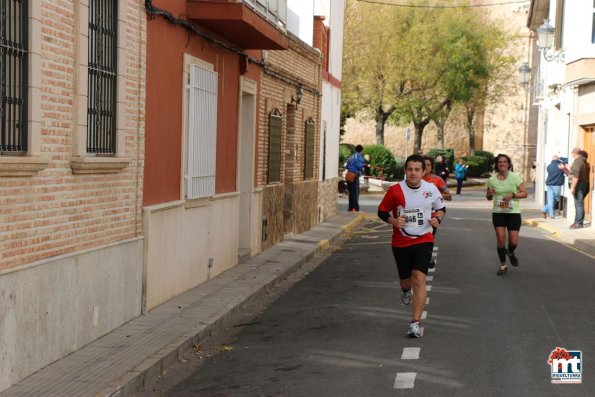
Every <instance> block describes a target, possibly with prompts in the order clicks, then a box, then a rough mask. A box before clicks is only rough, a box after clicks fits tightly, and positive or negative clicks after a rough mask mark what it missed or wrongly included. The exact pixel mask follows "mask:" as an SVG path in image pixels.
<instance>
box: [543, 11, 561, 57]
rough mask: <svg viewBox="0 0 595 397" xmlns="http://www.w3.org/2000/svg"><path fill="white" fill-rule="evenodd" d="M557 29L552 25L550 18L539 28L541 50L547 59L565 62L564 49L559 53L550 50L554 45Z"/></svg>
mask: <svg viewBox="0 0 595 397" xmlns="http://www.w3.org/2000/svg"><path fill="white" fill-rule="evenodd" d="M555 33H556V29H554V27H553V26H552V25H550V21H549V19H544V20H543V24H542V25H541V26H540V27H538V28H537V40H538V42H539V51H541V53H542V54H543V57H544V58H545V60H546V61H548V62H551V61H556V62H564V51H563V50H562V51H558V52H557V53H552V52H550V51H551V50H552V48H553V46H554V35H555Z"/></svg>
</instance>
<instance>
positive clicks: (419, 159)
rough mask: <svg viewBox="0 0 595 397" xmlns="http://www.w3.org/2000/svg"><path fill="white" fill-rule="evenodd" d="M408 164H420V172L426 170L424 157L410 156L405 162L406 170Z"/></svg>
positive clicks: (419, 155)
mask: <svg viewBox="0 0 595 397" xmlns="http://www.w3.org/2000/svg"><path fill="white" fill-rule="evenodd" d="M409 162H413V163H421V169H422V171H423V170H425V169H426V161H425V160H424V156H422V155H421V154H412V155H411V156H409V157H407V160H405V168H407V164H409Z"/></svg>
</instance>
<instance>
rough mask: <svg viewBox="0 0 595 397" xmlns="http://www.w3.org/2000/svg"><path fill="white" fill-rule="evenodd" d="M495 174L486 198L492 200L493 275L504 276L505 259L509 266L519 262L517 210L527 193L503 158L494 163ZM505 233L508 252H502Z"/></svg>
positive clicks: (518, 211)
mask: <svg viewBox="0 0 595 397" xmlns="http://www.w3.org/2000/svg"><path fill="white" fill-rule="evenodd" d="M495 163H496V170H497V171H498V172H497V173H495V174H494V175H492V176H491V177H490V178H489V179H488V182H487V191H486V198H487V199H488V200H490V201H491V200H494V206H493V209H492V224H493V225H494V229H495V231H496V247H497V251H498V258H499V259H500V267H499V268H498V272H497V273H496V274H497V275H499V276H501V275H504V274H506V273H507V272H508V266H507V265H506V256H508V258H509V259H510V264H511V265H512V266H518V265H519V260H518V258H517V257H516V256H515V254H514V250H515V249H516V248H517V246H518V244H519V231H520V230H521V207H520V206H519V199H521V198H526V197H527V190H526V189H525V185H524V184H523V180H522V178H521V177H520V175H519V174H517V173H516V172H513V171H512V161H511V160H510V157H508V156H507V155H505V154H499V155H497V156H496V159H495ZM507 231H508V249H507V248H506V232H507Z"/></svg>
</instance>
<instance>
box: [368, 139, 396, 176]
mask: <svg viewBox="0 0 595 397" xmlns="http://www.w3.org/2000/svg"><path fill="white" fill-rule="evenodd" d="M366 154H369V155H370V165H371V166H372V167H380V168H384V179H387V180H393V179H395V178H397V177H398V170H397V161H396V159H395V156H394V154H393V152H391V151H390V149H388V148H386V147H385V146H382V145H366V146H364V151H363V152H362V155H366ZM379 173H380V170H378V169H374V168H372V175H373V176H379Z"/></svg>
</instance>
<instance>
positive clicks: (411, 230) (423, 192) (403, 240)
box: [378, 180, 445, 247]
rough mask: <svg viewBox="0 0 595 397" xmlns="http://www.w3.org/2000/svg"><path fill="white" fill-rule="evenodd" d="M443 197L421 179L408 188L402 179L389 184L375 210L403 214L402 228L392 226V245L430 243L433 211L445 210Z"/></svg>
mask: <svg viewBox="0 0 595 397" xmlns="http://www.w3.org/2000/svg"><path fill="white" fill-rule="evenodd" d="M444 207H445V205H444V199H443V198H442V195H441V194H440V192H439V191H438V188H436V186H434V184H432V183H429V182H426V181H424V180H422V181H421V185H420V186H419V187H418V188H410V187H409V186H407V183H405V181H401V182H399V183H398V184H396V185H393V186H391V188H390V189H388V191H387V192H386V194H385V195H384V198H383V199H382V202H380V205H379V206H378V210H380V211H382V212H388V213H392V217H393V218H397V217H399V216H402V215H404V216H405V227H404V228H402V229H401V228H397V227H394V226H393V239H392V246H393V247H408V246H410V245H413V244H420V243H426V242H428V243H432V242H434V236H433V235H432V225H430V223H429V221H430V218H431V215H432V211H437V210H442V209H444Z"/></svg>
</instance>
